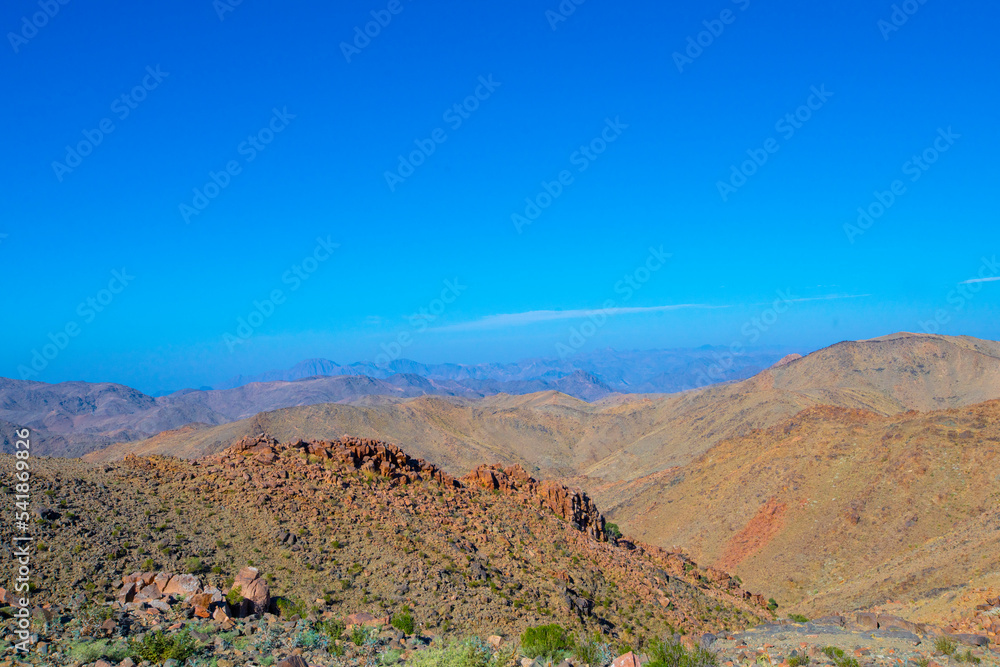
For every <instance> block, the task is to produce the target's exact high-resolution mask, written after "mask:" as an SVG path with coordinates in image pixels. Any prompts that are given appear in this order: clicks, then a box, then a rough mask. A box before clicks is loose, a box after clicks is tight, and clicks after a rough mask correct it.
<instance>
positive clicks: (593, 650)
mask: <svg viewBox="0 0 1000 667" xmlns="http://www.w3.org/2000/svg"><path fill="white" fill-rule="evenodd" d="M573 657H574V658H576V660H577V662H582V663H585V664H588V665H606V664H608V663H609V662H611V661H612V660H614V659H615V649H614V646H612V645H611V644H610V643H608V642H607V641H605V637H604V636H603V635H602V634H601V633H599V632H595V633H594V634H592V635H591V636H590V637H584V638H582V639H578V640H576V641H575V642H574V646H573Z"/></svg>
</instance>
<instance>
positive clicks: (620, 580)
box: [0, 443, 767, 637]
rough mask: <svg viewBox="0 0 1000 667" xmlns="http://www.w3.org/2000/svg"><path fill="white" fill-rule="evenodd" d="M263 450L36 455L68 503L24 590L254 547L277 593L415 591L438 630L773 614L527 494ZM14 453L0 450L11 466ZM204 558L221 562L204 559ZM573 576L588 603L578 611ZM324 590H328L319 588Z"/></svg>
mask: <svg viewBox="0 0 1000 667" xmlns="http://www.w3.org/2000/svg"><path fill="white" fill-rule="evenodd" d="M326 446H330V445H329V443H327V445H326ZM271 452H274V453H273V454H272V453H271ZM264 456H265V454H264V452H263V451H262V450H260V449H256V448H255V449H254V450H252V451H251V450H239V451H234V452H227V453H223V454H221V455H219V456H218V457H216V458H214V459H213V460H204V459H203V460H200V461H197V462H194V463H193V462H189V461H184V460H178V459H172V458H153V459H138V460H137V459H134V458H132V459H130V460H129V461H125V462H119V463H116V464H113V465H107V466H105V465H93V464H87V463H84V462H81V461H79V460H65V459H44V458H40V459H35V460H34V469H33V474H34V489H35V493H36V495H37V498H38V502H37V505H38V506H39V507H42V506H43V503H47V504H48V506H49V507H51V508H54V509H55V510H56V511H57V512H59V513H60V514H61V516H60V517H58V518H57V519H55V520H49V521H39V522H37V523H35V524H34V526H33V530H34V535H35V537H36V539H37V543H38V548H39V554H38V557H37V558H36V559H35V570H34V572H35V580H36V581H37V582H39V583H40V584H41V586H42V588H41V590H40V591H39V592H38V594H37V595H36V598H35V601H36V602H38V603H44V602H60V603H65V602H66V600H67V598H68V597H69V596H70V595H74V594H77V593H80V592H90V593H91V594H93V595H97V596H103V594H105V593H109V592H111V591H113V590H114V588H115V582H116V581H119V577H120V576H121V575H122V574H124V573H128V572H132V571H136V570H149V569H156V570H159V569H163V570H168V571H173V572H183V571H187V570H186V569H185V565H184V563H186V562H187V560H188V559H189V558H192V557H198V558H199V559H200V561H201V562H200V565H201V567H202V569H203V572H202V576H203V577H204V578H205V579H207V580H208V581H209V582H210V583H213V584H215V585H222V581H223V578H224V577H225V576H227V575H231V574H232V573H234V572H235V571H236V570H238V569H239V568H240V567H241V566H243V565H245V564H247V563H248V562H252V563H253V564H255V565H256V566H257V567H259V568H260V569H261V570H262V572H263V573H265V574H268V575H271V576H273V577H274V580H273V584H272V591H273V592H274V593H277V594H280V595H283V596H287V597H291V598H293V599H297V600H303V601H305V602H306V603H307V605H309V606H312V605H314V604H315V605H316V606H318V607H320V608H323V609H326V608H327V607H329V608H330V609H331V610H332V611H334V612H336V613H338V614H340V615H346V614H348V613H353V612H356V611H368V612H371V613H374V614H375V615H376V616H381V615H382V614H383V612H385V611H393V610H398V609H399V607H400V606H401V605H402V604H408V605H409V606H410V607H411V608H413V610H414V616H415V618H416V620H417V622H418V623H419V624H421V625H422V626H424V627H427V628H436V629H437V631H441V630H443V629H446V628H450V629H451V630H452V631H458V632H461V633H478V634H480V635H485V634H490V633H493V632H500V633H501V634H506V635H511V634H515V633H518V632H520V631H521V630H523V629H524V627H526V626H528V625H536V624H540V623H544V622H551V621H553V620H556V621H558V622H560V623H563V624H566V625H569V626H571V627H574V628H578V629H581V630H583V629H587V630H588V631H589V630H593V629H595V628H597V627H598V626H601V625H603V627H605V628H606V629H607V628H608V627H613V629H614V631H615V633H616V634H619V635H621V636H623V637H627V636H629V635H645V636H650V637H651V636H653V635H662V633H663V632H665V631H667V630H668V628H669V626H673V627H675V628H682V629H684V630H686V631H688V632H704V631H709V630H716V631H717V630H720V629H723V628H735V627H743V626H745V625H746V624H748V623H752V622H754V621H757V620H759V618H760V617H761V616H766V615H767V614H766V613H764V612H762V610H761V607H760V606H759V604H760V603H759V601H758V602H755V601H753V600H750V601H746V600H745V599H744V597H745V596H744V594H743V592H742V591H741V589H739V587H738V586H736V585H735V582H733V581H732V580H730V579H729V577H727V576H724V575H721V573H717V572H714V571H709V570H704V569H701V568H698V567H697V566H695V565H694V564H693V563H690V562H689V561H687V559H685V558H683V557H682V556H679V555H676V554H668V553H664V552H661V551H657V550H648V549H642V548H640V549H630V548H627V547H625V546H616V545H613V544H609V543H608V542H598V541H596V540H594V539H593V538H591V537H589V536H588V535H587V534H586V533H584V532H582V531H581V530H579V529H577V528H575V527H573V526H572V525H571V524H570V523H569V522H567V521H566V520H563V519H562V518H560V517H559V516H557V515H556V514H554V513H553V512H551V511H549V510H548V509H543V508H540V507H539V506H538V505H537V504H532V503H531V502H529V501H528V499H526V498H521V497H519V496H513V495H507V494H504V493H500V492H492V491H488V490H485V489H482V488H478V487H476V488H454V487H453V486H450V485H448V484H443V483H439V482H436V481H433V480H431V479H426V478H425V479H424V480H423V481H416V482H414V483H410V484H402V480H401V479H400V478H398V477H397V478H396V479H390V478H389V477H382V476H380V475H377V474H373V473H371V472H367V473H366V471H365V469H364V466H363V465H362V469H360V470H356V469H355V467H354V466H355V465H358V463H352V464H347V463H346V462H344V461H341V460H338V459H337V458H329V459H326V458H324V457H322V456H307V452H306V451H303V450H302V449H300V448H298V447H297V446H292V445H285V446H278V447H274V448H269V449H268V450H267V455H266V456H267V458H263V457H264ZM12 465H13V459H12V457H10V456H8V455H0V470H3V472H4V474H6V475H9V474H10V472H11V469H12ZM0 498H4V499H5V503H10V502H11V500H10V499H11V498H12V496H11V495H9V494H3V495H0ZM9 509H10V508H9V507H8V510H9ZM11 530H12V527H11V526H10V525H6V524H4V525H0V537H2V539H4V540H5V541H9V539H10V538H11V537H12V535H11V534H10V531H11ZM289 533H290V534H291V535H292V536H293V538H287V537H286V538H285V539H284V540H282V537H281V536H282V535H283V534H284V535H286V536H287V535H288V534H289ZM146 559H151V560H152V563H146V562H144V561H146ZM685 564H687V566H685ZM215 566H218V567H219V568H220V573H219V574H212V573H208V572H207V570H208V569H209V568H212V567H215ZM702 575H704V576H705V577H707V579H705V580H700V577H701V576H702ZM720 575H721V576H720ZM709 580H710V581H709ZM567 589H568V590H569V591H570V593H571V595H572V596H574V597H575V598H583V599H585V600H587V601H589V603H592V605H593V607H592V614H590V613H584V614H583V615H582V617H581V618H578V617H577V615H576V612H575V611H574V610H573V608H571V607H568V606H567V603H566V598H565V594H566V591H567ZM324 595H328V596H330V599H329V602H324V601H317V600H318V599H319V598H322V597H323V596H324ZM314 601H317V602H314ZM601 619H603V620H601ZM609 623H610V626H609V625H608V624H609Z"/></svg>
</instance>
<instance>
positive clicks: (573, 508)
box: [461, 465, 608, 542]
mask: <svg viewBox="0 0 1000 667" xmlns="http://www.w3.org/2000/svg"><path fill="white" fill-rule="evenodd" d="M461 481H462V482H463V483H465V484H468V485H470V486H479V487H482V488H484V489H493V490H496V491H500V492H501V493H505V494H507V495H515V496H523V497H525V498H526V499H527V500H528V502H531V503H533V504H535V505H537V506H539V507H545V508H547V509H549V510H551V511H552V512H554V513H555V514H557V515H558V516H561V517H562V518H563V519H565V520H567V521H569V522H570V523H571V524H573V525H574V526H575V527H576V528H578V529H579V530H582V531H584V532H585V533H587V534H588V535H590V536H591V537H592V538H594V539H595V540H598V541H601V542H604V541H607V539H608V538H607V535H605V532H604V516H603V515H602V514H601V513H600V512H599V511H598V510H597V506H596V505H595V504H594V501H593V500H591V499H590V496H588V495H587V494H586V493H583V492H582V491H576V490H572V489H569V488H567V487H565V486H563V485H562V484H559V483H557V482H553V481H551V480H545V481H543V482H538V481H537V480H535V479H534V478H532V477H531V476H530V475H528V473H527V472H526V471H525V470H524V468H522V467H521V466H509V467H507V468H500V467H499V466H489V465H481V466H479V467H478V468H476V469H475V470H473V471H472V472H471V473H469V474H468V475H466V476H465V477H463V478H462V479H461Z"/></svg>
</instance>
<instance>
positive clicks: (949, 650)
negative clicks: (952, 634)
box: [934, 637, 957, 655]
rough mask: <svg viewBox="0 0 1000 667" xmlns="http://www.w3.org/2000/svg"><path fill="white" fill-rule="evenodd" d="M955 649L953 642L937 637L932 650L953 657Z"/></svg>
mask: <svg viewBox="0 0 1000 667" xmlns="http://www.w3.org/2000/svg"><path fill="white" fill-rule="evenodd" d="M956 649H957V646H956V645H955V642H954V641H953V640H951V639H948V638H947V637H938V638H937V641H935V642H934V650H935V651H937V652H938V653H942V654H944V655H955V650H956Z"/></svg>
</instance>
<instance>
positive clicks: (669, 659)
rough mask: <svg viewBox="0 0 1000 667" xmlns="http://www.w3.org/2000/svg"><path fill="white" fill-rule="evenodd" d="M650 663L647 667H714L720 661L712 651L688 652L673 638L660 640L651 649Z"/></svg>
mask: <svg viewBox="0 0 1000 667" xmlns="http://www.w3.org/2000/svg"><path fill="white" fill-rule="evenodd" d="M649 657H650V662H649V663H648V664H647V665H646V667H714V666H715V665H718V664H719V659H718V658H717V657H716V656H715V654H714V653H712V652H711V651H706V650H705V649H703V648H696V649H695V650H693V651H688V650H687V649H685V648H684V647H683V646H682V645H681V644H680V643H678V642H675V641H674V640H673V639H672V638H670V639H666V640H662V641H660V640H658V641H655V642H653V643H652V644H651V645H650V647H649Z"/></svg>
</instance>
